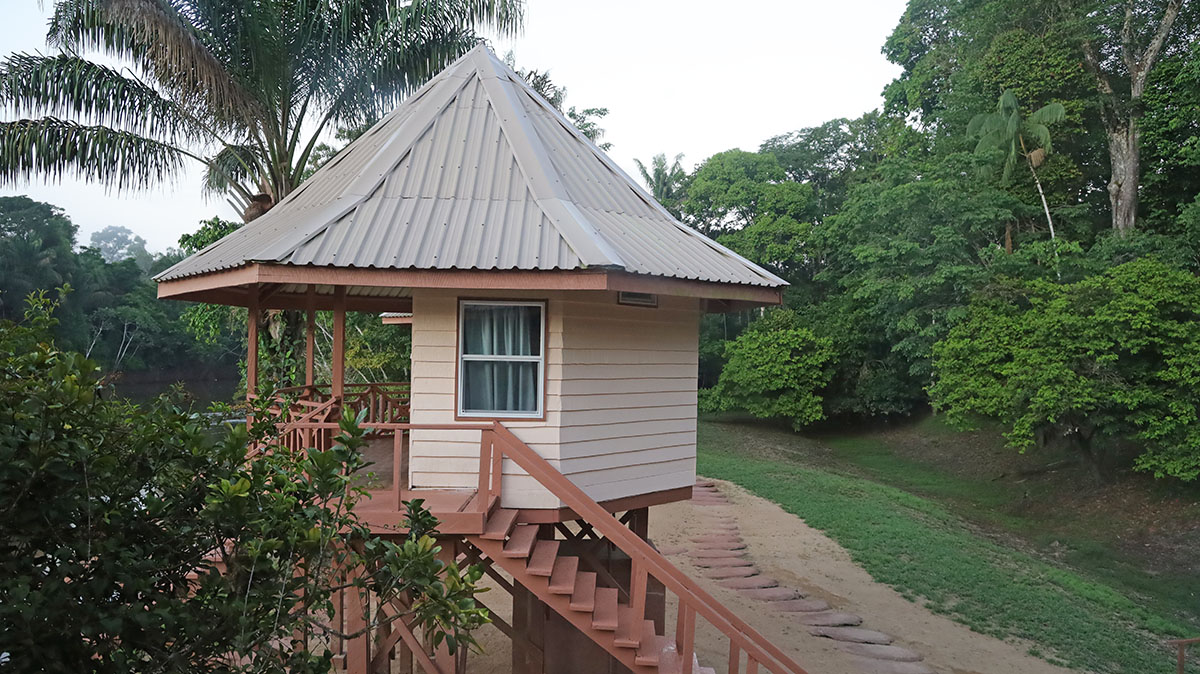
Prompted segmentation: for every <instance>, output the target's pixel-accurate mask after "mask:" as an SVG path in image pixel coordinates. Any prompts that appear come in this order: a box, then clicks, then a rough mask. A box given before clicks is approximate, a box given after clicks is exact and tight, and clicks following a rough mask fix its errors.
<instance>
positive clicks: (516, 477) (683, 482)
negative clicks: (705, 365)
mask: <svg viewBox="0 0 1200 674" xmlns="http://www.w3.org/2000/svg"><path fill="white" fill-rule="evenodd" d="M460 297H462V298H465V299H514V300H529V299H537V300H546V302H547V315H546V325H547V328H548V334H547V340H546V381H545V387H546V400H545V410H546V415H545V416H546V418H545V420H537V421H533V420H510V421H505V422H504V424H505V425H506V426H507V427H509V428H510V429H512V431H513V433H514V434H516V435H517V436H518V437H520V438H521V439H522V440H524V441H525V442H526V443H527V444H528V445H529V446H530V447H531V448H533V449H534V450H535V451H537V452H538V454H540V455H541V456H542V457H544V458H545V459H547V460H548V461H550V463H551V464H552V465H553V466H554V467H555V468H557V469H558V470H560V471H562V472H563V473H564V474H565V475H567V476H568V477H569V478H570V479H571V480H572V481H574V482H575V483H576V484H577V485H579V486H580V487H582V488H583V489H584V491H586V492H587V493H588V494H589V495H590V496H591V497H592V498H594V499H596V500H598V501H605V500H609V499H614V498H622V497H626V496H636V495H639V494H647V493H652V492H657V491H663V490H666V489H674V488H677V487H686V486H689V485H691V484H692V483H693V482H694V481H695V470H696V363H697V341H698V335H699V319H700V307H699V300H694V299H688V298H671V297H661V298H660V306H659V307H658V308H653V309H651V308H642V307H629V306H623V305H618V304H617V303H616V293H607V292H558V293H545V292H543V293H527V292H513V291H496V292H486V291H480V292H474V291H473V292H471V293H470V294H465V293H463V292H462V291H452V290H418V291H415V292H414V296H413V324H412V325H413V328H412V330H413V333H412V334H413V347H412V355H413V363H412V421H413V423H417V424H421V423H428V424H452V423H464V424H466V423H472V422H477V421H476V420H463V421H460V422H456V421H455V418H454V416H455V414H454V412H455V371H456V357H457V343H456V340H457V327H458V325H457V321H458V302H459V298H460ZM478 438H479V434H478V432H477V431H417V432H414V433H413V438H412V443H411V449H410V462H409V481H410V484H411V485H412V486H413V487H414V488H422V487H428V488H473V487H474V486H475V484H476V482H477V479H478V477H477V476H478V472H477V471H478V467H479V444H478ZM504 505H505V506H507V507H518V508H558V507H561V506H562V505H563V504H562V503H560V502H559V500H558V499H557V498H555V497H554V496H553V495H552V494H550V493H549V492H547V491H545V490H544V489H542V488H541V487H540V486H539V485H537V484H536V482H535V481H533V480H532V479H530V478H529V477H528V476H525V475H523V474H520V471H519V470H518V469H517V468H516V467H515V466H513V465H511V464H506V465H505V478H504Z"/></svg>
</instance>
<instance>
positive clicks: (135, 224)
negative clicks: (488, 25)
mask: <svg viewBox="0 0 1200 674" xmlns="http://www.w3.org/2000/svg"><path fill="white" fill-rule="evenodd" d="M41 4H42V3H39V2H38V0H0V6H2V7H3V8H4V12H3V21H0V53H9V52H13V51H34V50H39V49H40V50H45V46H44V40H43V38H44V35H45V23H46V17H47V15H48V14H49V11H50V7H51V6H52V4H53V0H45V2H44V5H45V6H44V7H43V6H40V5H41ZM904 5H905V2H904V0H842V1H840V2H817V1H813V0H807V1H802V2H794V1H793V2H783V1H779V0H741V1H740V2H735V3H729V2H711V1H708V0H703V1H701V0H609V1H608V2H604V3H582V2H567V1H564V0H529V1H528V3H527V6H526V15H525V16H526V22H525V30H524V31H523V33H522V34H521V36H519V37H517V38H515V39H511V40H501V41H497V42H496V43H495V44H496V51H497V52H498V53H499V54H500V55H503V54H504V52H506V51H507V50H509V49H511V50H513V52H514V53H515V55H516V58H517V64H518V65H519V66H520V67H522V68H535V69H538V70H548V71H550V74H551V77H552V79H553V80H554V82H555V83H557V84H559V85H562V86H565V87H566V88H567V91H568V94H567V100H566V104H567V105H568V106H571V105H574V106H576V107H579V108H588V107H607V108H609V110H610V113H609V115H608V117H607V118H605V119H604V120H603V122H602V124H601V126H603V128H605V129H606V131H607V134H606V136H605V138H604V140H606V141H608V142H611V143H613V148H612V150H611V151H610V153H609V154H611V155H612V157H613V158H614V159H615V160H616V161H617V163H618V164H620V165H621V166H622V167H623V168H624V169H625V170H626V171H627V172H628V173H630V174H631V175H634V176H637V171H636V166H635V165H634V163H633V159H634V158H638V159H641V160H642V161H645V162H648V161H649V159H650V157H651V156H653V155H654V154H657V153H659V152H665V153H667V154H668V156H673V155H675V154H677V153H683V154H684V155H685V158H684V162H685V165H686V166H687V167H688V168H690V167H691V166H692V165H694V164H695V163H698V162H700V161H703V160H704V159H705V158H706V157H708V156H710V155H712V154H714V153H716V152H720V151H722V150H728V149H731V148H742V149H745V150H754V149H757V147H758V145H759V143H761V142H762V141H763V140H764V139H766V138H769V137H771V136H774V135H777V134H781V133H786V132H788V131H792V130H795V129H799V128H803V127H806V126H814V125H816V124H820V123H821V122H824V121H826V120H829V119H832V118H835V117H857V116H858V115H861V114H862V113H864V112H867V111H869V110H872V109H874V108H876V107H878V106H879V105H880V103H881V97H880V92H881V91H882V89H883V86H884V84H886V83H887V82H888V81H890V80H891V79H892V78H893V77H895V76H896V74H897V73H898V72H899V69H898V68H897V67H896V66H893V65H891V64H889V63H888V62H887V61H886V60H885V59H884V57H883V55H882V54H881V53H880V48H881V47H882V46H883V41H884V40H885V39H886V38H887V36H888V34H889V33H890V32H891V30H892V28H893V27H895V25H896V23H897V22H898V21H899V19H900V15H901V14H902V13H903V11H904ZM11 194H28V195H29V196H31V197H33V198H34V199H38V200H41V201H47V202H50V203H53V204H56V205H58V206H60V207H62V208H63V209H65V210H66V212H67V214H68V215H69V216H70V217H71V219H72V220H74V221H75V223H76V224H78V225H79V230H80V231H79V240H80V242H81V243H87V242H88V241H89V239H90V237H91V233H92V232H94V231H96V230H99V229H103V228H104V227H106V226H108V225H123V226H126V227H129V228H130V229H132V230H134V231H135V232H137V233H138V234H140V235H141V236H143V237H145V239H146V240H147V242H148V244H149V248H150V249H151V250H157V251H161V250H163V249H165V248H167V247H168V246H172V245H175V243H176V241H177V240H178V239H179V235H180V234H182V233H184V232H188V231H192V230H194V229H195V228H196V225H197V222H198V221H199V220H201V219H203V218H208V217H211V216H213V215H220V216H223V217H227V218H234V217H235V214H234V213H233V211H232V209H230V208H229V207H228V206H226V205H225V204H223V203H222V202H219V201H208V202H206V201H205V200H204V199H203V198H202V197H201V195H200V184H199V172H198V171H195V170H193V171H189V172H187V173H184V174H182V175H181V176H180V178H179V179H178V180H177V181H176V182H175V183H173V184H167V185H163V186H161V187H159V188H156V189H154V190H151V191H148V192H136V193H123V194H114V193H107V192H106V191H105V190H104V189H103V188H101V187H99V186H96V185H89V184H86V183H82V182H78V181H73V180H66V181H63V182H62V183H58V184H54V183H51V184H45V183H43V182H41V181H38V182H34V183H30V184H24V185H17V186H12V185H7V186H3V187H0V196H7V195H11Z"/></svg>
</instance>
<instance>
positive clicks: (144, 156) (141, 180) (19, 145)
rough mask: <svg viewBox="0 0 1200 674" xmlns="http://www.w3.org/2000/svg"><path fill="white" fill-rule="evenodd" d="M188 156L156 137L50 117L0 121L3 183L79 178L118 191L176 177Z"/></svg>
mask: <svg viewBox="0 0 1200 674" xmlns="http://www.w3.org/2000/svg"><path fill="white" fill-rule="evenodd" d="M187 156H188V154H187V153H186V152H185V151H183V150H181V149H180V148H177V147H173V146H171V145H168V144H166V143H162V142H160V141H158V140H155V139H153V138H147V137H145V136H140V135H138V134H136V133H131V132H128V131H120V130H116V129H110V128H108V127H104V126H84V125H82V124H77V123H75V122H70V121H65V120H61V119H56V118H54V117H45V118H42V119H37V120H30V119H22V120H16V121H12V122H0V183H8V184H11V183H14V182H18V181H23V180H28V179H29V178H32V177H34V176H35V175H40V176H46V177H49V178H51V179H55V180H58V179H61V178H62V177H63V176H64V175H68V174H70V175H75V176H78V177H81V178H84V179H87V180H92V181H95V182H98V183H101V184H103V185H105V186H108V187H115V188H117V189H128V188H144V187H149V186H151V185H153V184H155V183H159V182H162V181H163V180H166V179H169V178H172V177H174V176H175V175H176V174H177V173H178V171H179V169H180V167H181V165H182V163H183V159H184V158H185V157H187Z"/></svg>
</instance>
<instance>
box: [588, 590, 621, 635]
mask: <svg viewBox="0 0 1200 674" xmlns="http://www.w3.org/2000/svg"><path fill="white" fill-rule="evenodd" d="M592 629H594V630H603V631H605V632H612V631H614V630H616V629H617V588H615V587H601V588H597V589H596V607H595V610H594V611H592Z"/></svg>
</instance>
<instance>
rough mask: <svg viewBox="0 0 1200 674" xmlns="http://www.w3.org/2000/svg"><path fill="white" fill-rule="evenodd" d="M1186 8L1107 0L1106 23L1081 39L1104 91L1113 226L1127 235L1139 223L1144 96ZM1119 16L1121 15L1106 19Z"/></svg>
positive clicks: (1177, 2) (1170, 0)
mask: <svg viewBox="0 0 1200 674" xmlns="http://www.w3.org/2000/svg"><path fill="white" fill-rule="evenodd" d="M1183 6H1184V1H1183V0H1166V1H1165V2H1162V1H1161V0H1157V1H1156V0H1122V1H1121V2H1119V3H1118V2H1112V3H1105V6H1104V7H1102V8H1101V9H1100V11H1099V12H1098V13H1097V16H1099V17H1103V18H1102V19H1101V22H1100V23H1099V25H1098V26H1097V27H1096V29H1095V30H1094V31H1091V33H1090V34H1089V35H1085V36H1084V37H1083V39H1082V40H1081V42H1080V46H1081V50H1082V53H1083V62H1084V64H1085V65H1086V66H1087V69H1088V71H1089V72H1090V73H1091V74H1092V76H1093V77H1094V78H1095V80H1096V89H1097V91H1098V92H1099V94H1100V116H1101V119H1102V120H1103V122H1104V130H1105V134H1106V135H1107V137H1108V156H1109V162H1110V164H1111V166H1112V175H1111V177H1110V178H1109V181H1108V198H1109V201H1110V203H1111V204H1112V226H1113V229H1115V230H1117V232H1119V233H1121V234H1124V233H1126V232H1128V231H1130V230H1132V229H1133V228H1134V225H1135V224H1136V222H1137V215H1138V188H1139V185H1140V183H1141V117H1142V114H1143V106H1142V95H1143V94H1144V93H1145V92H1146V85H1147V83H1148V82H1149V80H1150V74H1151V72H1153V70H1154V66H1155V64H1156V63H1157V62H1158V60H1159V57H1160V55H1161V54H1162V53H1163V49H1164V48H1165V47H1166V46H1167V41H1168V38H1170V37H1171V36H1172V30H1171V29H1172V27H1174V26H1175V24H1176V20H1177V19H1178V18H1179V14H1180V10H1182V9H1183ZM1093 9H1094V8H1093ZM1113 17H1120V18H1119V20H1117V21H1111V22H1110V21H1107V20H1105V19H1111V18H1113ZM1189 23H1190V22H1189ZM1177 37H1178V36H1177ZM1193 37H1194V36H1193ZM1184 46H1185V48H1186V47H1187V46H1188V45H1186V44H1185V45H1184Z"/></svg>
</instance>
